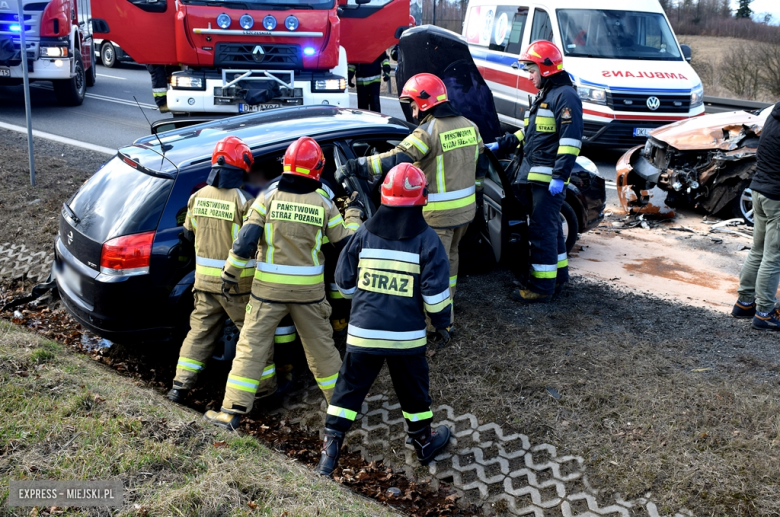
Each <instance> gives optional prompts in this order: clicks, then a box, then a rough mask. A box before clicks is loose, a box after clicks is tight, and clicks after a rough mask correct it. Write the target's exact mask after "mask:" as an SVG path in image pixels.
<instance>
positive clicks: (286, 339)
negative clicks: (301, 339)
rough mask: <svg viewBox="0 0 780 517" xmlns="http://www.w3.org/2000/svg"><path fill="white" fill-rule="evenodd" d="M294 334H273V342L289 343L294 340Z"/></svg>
mask: <svg viewBox="0 0 780 517" xmlns="http://www.w3.org/2000/svg"><path fill="white" fill-rule="evenodd" d="M295 337H296V334H295V333H292V334H288V335H286V336H274V343H291V342H293V341H295Z"/></svg>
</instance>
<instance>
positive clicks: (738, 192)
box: [616, 106, 772, 224]
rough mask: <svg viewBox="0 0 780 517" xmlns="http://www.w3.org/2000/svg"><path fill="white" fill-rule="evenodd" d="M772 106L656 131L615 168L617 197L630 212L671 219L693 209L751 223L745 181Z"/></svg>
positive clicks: (752, 171) (749, 174)
mask: <svg viewBox="0 0 780 517" xmlns="http://www.w3.org/2000/svg"><path fill="white" fill-rule="evenodd" d="M771 112H772V107H771V106H770V107H768V108H765V109H763V110H761V111H755V112H748V111H734V112H729V113H718V114H713V115H705V116H703V117H697V118H694V119H688V120H683V121H680V122H675V123H674V124H669V125H667V126H663V127H660V128H658V129H655V130H653V131H651V132H650V136H649V138H648V139H647V143H646V144H645V145H644V147H642V146H638V147H635V148H633V149H631V150H629V151H628V152H627V153H626V154H624V155H623V156H622V157H621V158H620V160H619V161H618V164H617V178H616V181H617V193H618V198H619V199H620V204H621V205H622V207H623V209H625V210H626V212H627V213H630V214H652V215H659V216H664V217H673V216H674V209H675V208H679V207H682V206H693V207H696V208H699V209H701V210H703V211H704V212H706V213H708V214H718V213H721V212H728V216H733V217H742V218H744V219H745V220H746V221H747V222H748V223H750V224H752V223H753V201H752V195H751V192H750V188H749V185H750V180H751V178H752V177H753V174H754V173H755V170H756V150H757V149H758V140H759V137H760V136H761V130H762V129H763V126H764V122H765V121H766V119H767V117H768V116H769V114H770V113H771Z"/></svg>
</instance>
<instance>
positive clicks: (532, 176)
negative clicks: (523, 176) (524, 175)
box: [528, 172, 552, 183]
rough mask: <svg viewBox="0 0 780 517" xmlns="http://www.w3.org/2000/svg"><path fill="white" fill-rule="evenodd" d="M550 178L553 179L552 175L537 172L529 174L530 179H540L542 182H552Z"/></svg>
mask: <svg viewBox="0 0 780 517" xmlns="http://www.w3.org/2000/svg"><path fill="white" fill-rule="evenodd" d="M550 180H552V176H548V175H547V174H537V173H535V172H531V173H529V174H528V181H539V182H542V183H550Z"/></svg>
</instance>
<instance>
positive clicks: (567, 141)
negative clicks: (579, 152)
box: [558, 138, 582, 149]
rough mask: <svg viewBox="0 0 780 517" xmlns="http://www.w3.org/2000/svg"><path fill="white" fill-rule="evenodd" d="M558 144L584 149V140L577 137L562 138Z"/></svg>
mask: <svg viewBox="0 0 780 517" xmlns="http://www.w3.org/2000/svg"><path fill="white" fill-rule="evenodd" d="M558 145H560V146H569V147H576V148H577V149H582V140H577V139H576V138H561V139H560V140H559V141H558Z"/></svg>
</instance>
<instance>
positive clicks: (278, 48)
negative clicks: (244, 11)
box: [214, 43, 303, 70]
mask: <svg viewBox="0 0 780 517" xmlns="http://www.w3.org/2000/svg"><path fill="white" fill-rule="evenodd" d="M257 47H260V48H261V49H262V52H256V51H255V50H256V49H257ZM214 65H215V66H218V67H233V68H243V69H254V68H273V69H275V70H294V69H300V68H303V62H302V59H301V48H300V47H299V46H298V45H280V44H273V45H272V44H259V43H217V45H216V49H215V52H214Z"/></svg>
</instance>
